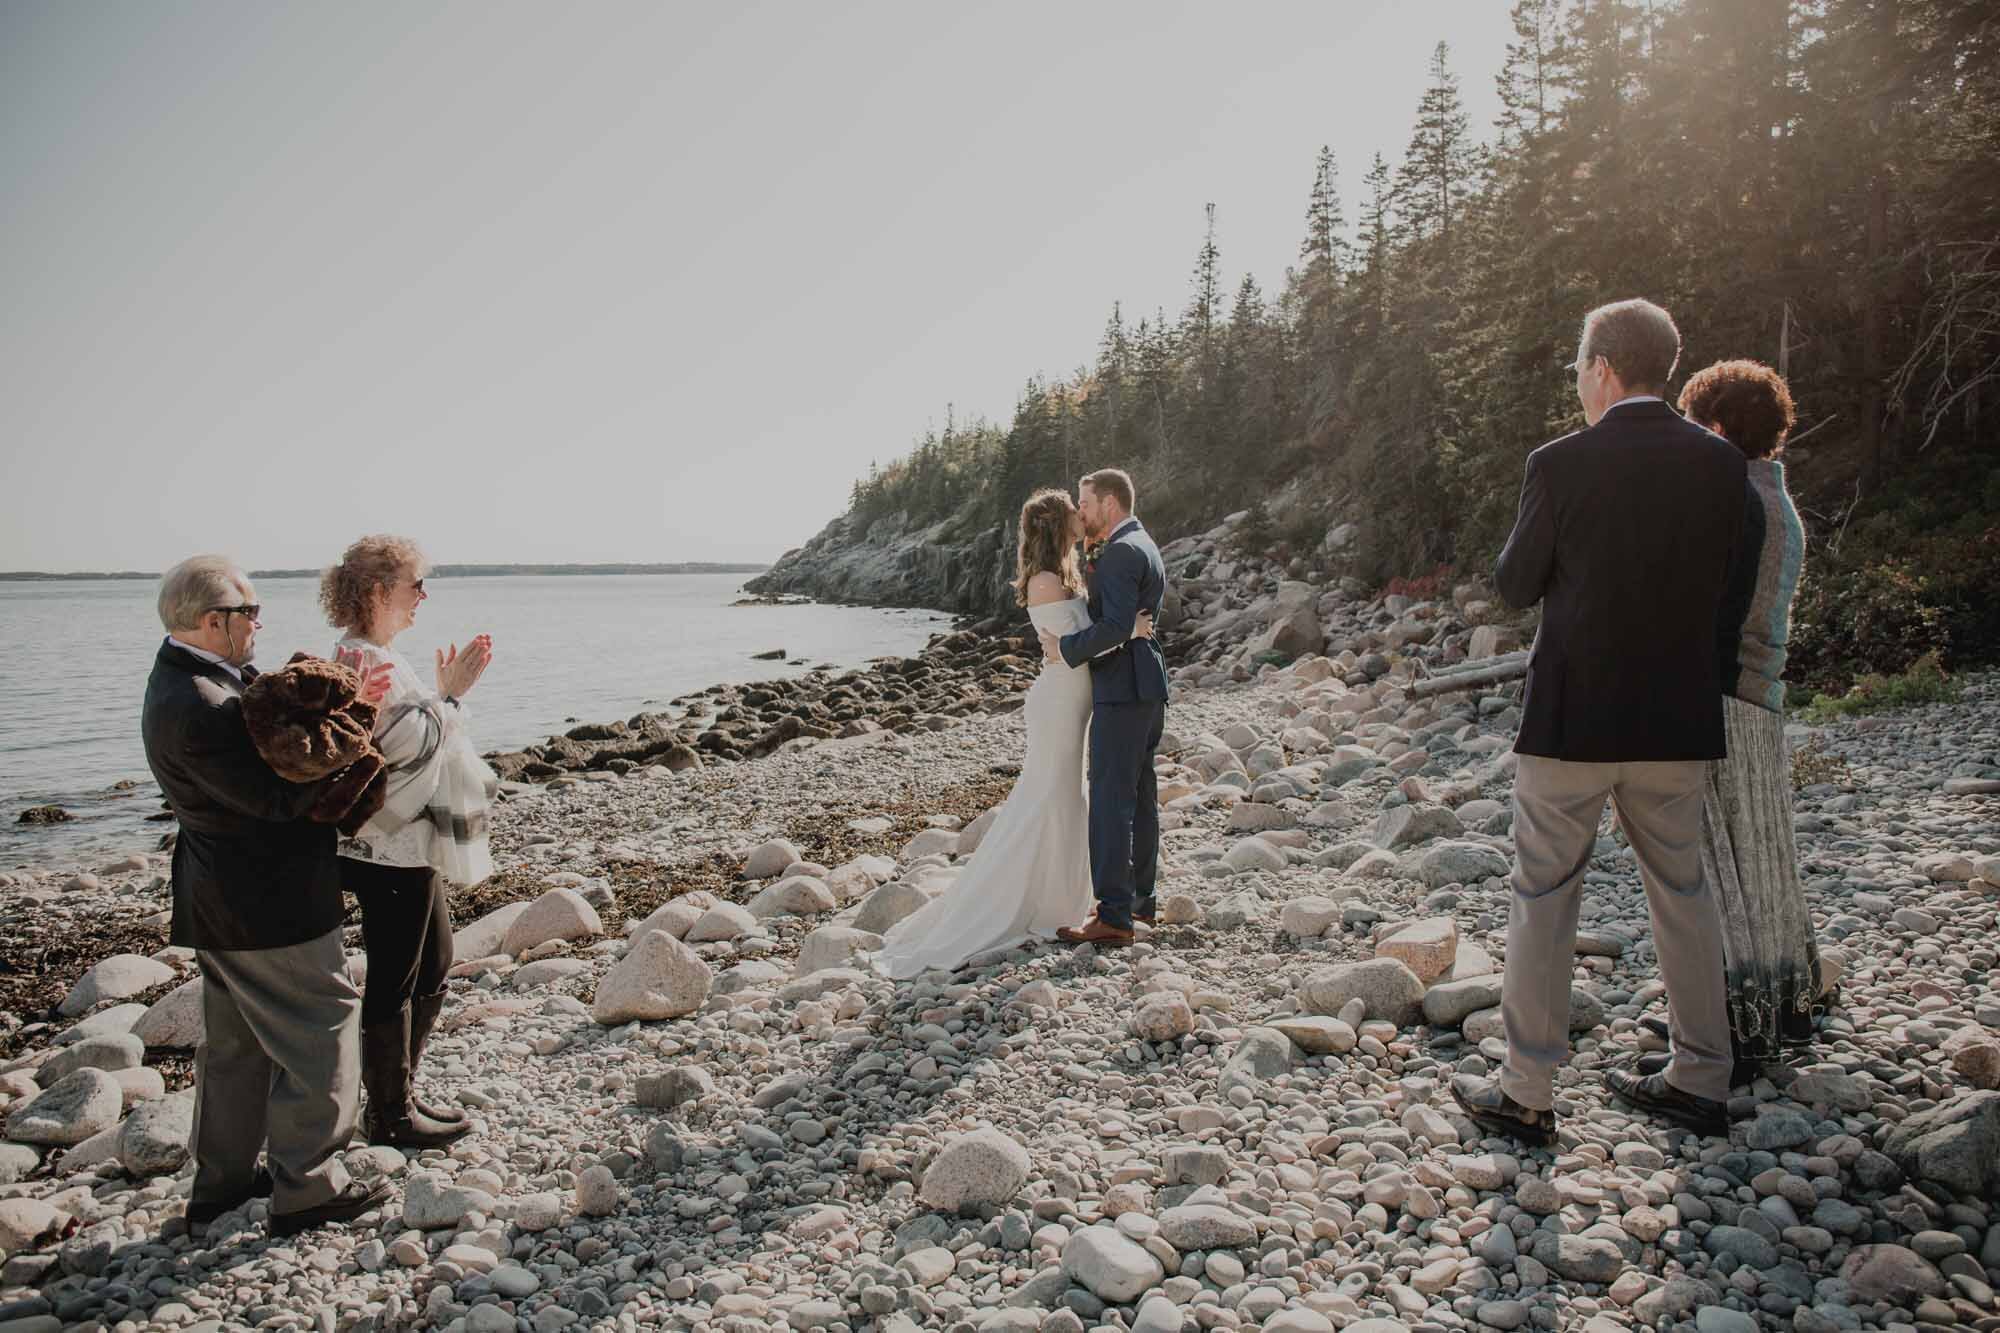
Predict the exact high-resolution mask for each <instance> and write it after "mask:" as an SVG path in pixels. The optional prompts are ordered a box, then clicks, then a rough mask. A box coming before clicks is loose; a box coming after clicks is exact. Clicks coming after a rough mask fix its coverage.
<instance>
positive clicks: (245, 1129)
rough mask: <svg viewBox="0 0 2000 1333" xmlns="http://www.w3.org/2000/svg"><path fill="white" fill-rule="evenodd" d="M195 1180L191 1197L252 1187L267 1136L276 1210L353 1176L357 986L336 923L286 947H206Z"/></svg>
mask: <svg viewBox="0 0 2000 1333" xmlns="http://www.w3.org/2000/svg"><path fill="white" fill-rule="evenodd" d="M195 961H196V962H197V963H199V964H200V966H201V977H202V983H201V995H202V1021H203V1022H204V1023H205V1024H206V1025H207V1029H208V1031H207V1036H206V1037H205V1039H204V1040H203V1042H202V1044H201V1047H200V1048H199V1049H198V1050H197V1051H196V1052H195V1083H194V1087H195V1093H194V1160H195V1171H194V1185H193V1188H192V1189H191V1190H190V1191H189V1195H188V1197H189V1200H190V1201H191V1202H197V1203H208V1202H228V1201H233V1200H236V1199H240V1198H242V1197H244V1196H245V1195H247V1194H248V1193H249V1192H250V1185H251V1178H252V1177H253V1176H254V1175H255V1174H256V1169H257V1150H258V1149H259V1148H261V1147H263V1146H265V1143H266V1141H267V1140H268V1142H269V1146H270V1159H271V1177H272V1186H273V1188H272V1192H271V1211H272V1212H273V1213H295V1212H298V1211H300V1210H302V1209H306V1208H314V1207H317V1206H318V1205H320V1204H322V1203H325V1202H326V1201H327V1200H329V1199H331V1198H332V1197H333V1196H334V1195H336V1194H338V1193H340V1192H341V1191H342V1190H343V1189H346V1188H347V1182H348V1176H347V1168H346V1167H344V1166H342V1165H341V1164H340V1158H339V1156H338V1154H339V1153H340V1151H341V1150H342V1149H344V1148H345V1147H347V1141H348V1139H349V1138H350V1137H351V1136H352V1135H353V1133H354V1122H355V1117H356V1113H357V1111H358V1108H359V1098H360V1084H361V1047H360V1041H361V1035H360V1034H361V996H360V994H359V992H357V991H356V990H355V989H354V983H353V982H351V981H349V980H348V977H347V954H346V951H345V950H343V949H342V948H341V946H340V930H339V929H338V928H337V927H336V928H335V929H333V930H330V931H328V932H327V933H326V934H324V935H321V936H319V937H318V938H317V939H311V940H307V941H306V942H305V943H303V944H292V945H287V946H285V947H284V948H280V949H213V950H198V951H196V953H195Z"/></svg>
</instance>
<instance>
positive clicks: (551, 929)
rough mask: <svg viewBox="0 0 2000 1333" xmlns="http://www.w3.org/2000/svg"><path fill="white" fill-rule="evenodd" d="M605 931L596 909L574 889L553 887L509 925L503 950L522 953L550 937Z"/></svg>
mask: <svg viewBox="0 0 2000 1333" xmlns="http://www.w3.org/2000/svg"><path fill="white" fill-rule="evenodd" d="M603 933H604V922H603V921H602V920H601V919H599V917H598V915H597V909H596V908H595V907H592V906H591V905H590V904H589V903H588V902H587V901H585V899H584V896H583V895H582V894H580V893H578V892H577V891H576V890H575V889H570V888H557V889H550V890H549V891H548V892H547V893H545V894H543V895H542V896H541V897H539V898H537V899H535V901H534V902H532V903H530V904H528V910H527V911H525V912H523V913H521V915H519V916H518V917H516V918H514V924H512V925H511V926H509V927H507V937H506V938H505V939H504V940H502V941H501V942H500V952H501V953H505V954H512V955H514V956H515V957H519V956H520V955H521V954H524V953H526V952H527V951H528V950H530V949H532V948H534V947H535V946H536V945H538V944H547V943H548V942H550V941H551V940H587V939H595V938H596V937H597V936H599V935H602V934H603Z"/></svg>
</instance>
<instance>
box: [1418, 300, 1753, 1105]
mask: <svg viewBox="0 0 2000 1333" xmlns="http://www.w3.org/2000/svg"><path fill="white" fill-rule="evenodd" d="M1679 358H1680V333H1679V331H1678V330H1677V329H1675V327H1674V323H1673V320H1672V319H1671V318H1669V317H1668V315H1667V312H1666V311H1664V310H1662V309H1660V307H1658V306H1656V305H1654V304H1652V303H1651V302H1649V301H1622V302H1619V303H1617V304H1615V305H1608V306H1604V307H1601V308H1599V309H1597V310H1593V311H1592V312H1591V313H1590V314H1589V316H1588V317H1586V318H1585V320H1584V326H1583V339H1582V344H1581V346H1580V348H1579V350H1578V354H1577V360H1576V377H1577V396H1578V398H1579V399H1580V400H1581V401H1582V403H1583V409H1584V419H1585V420H1586V421H1587V422H1588V423H1589V425H1588V426H1587V427H1586V429H1584V430H1581V431H1578V432H1576V433H1575V434H1572V435H1567V436H1564V437H1563V438H1562V439H1559V440H1556V441H1555V442H1553V443H1551V444H1546V445H1543V446H1542V447H1541V448H1539V449H1537V450H1535V452H1534V453H1532V454H1530V455H1529V456H1528V469H1527V476H1526V479H1525V480H1524V481H1523V483H1522V486H1521V505H1520V512H1519V515H1518V516H1517V518H1516V519H1515V523H1514V532H1513V535H1512V536H1511V537H1509V538H1508V540H1507V547H1506V550H1505V551H1504V552H1503V553H1502V554H1501V556H1500V564H1499V567H1498V569H1497V570H1496V572H1495V582H1496V583H1497V585H1498V587H1499V589H1500V594H1501V596H1503V597H1504V598H1506V599H1507V601H1508V602H1509V603H1510V604H1512V605H1514V606H1518V607H1527V606H1532V605H1534V604H1535V603H1536V602H1540V603H1541V604H1542V623H1541V628H1540V630H1539V631H1538V632H1537V634H1536V635H1535V647H1534V653H1533V656H1532V657H1531V659H1530V665H1529V672H1528V690H1527V698H1526V700H1525V702H1524V704H1523V707H1522V718H1521V732H1520V736H1519V738H1518V740H1517V741H1516V742H1515V745H1514V752H1515V754H1516V755H1517V756H1518V759H1519V766H1518V768H1517V769H1516V771H1515V778H1514V808H1515V817H1514V843H1515V852H1516V859H1515V866H1514V875H1513V889H1514V893H1513V909H1512V915H1511V919H1510V920H1509V922H1508V927H1507V963H1506V976H1505V980H1504V983H1503V995H1502V999H1501V1018H1502V1020H1503V1023H1504V1025H1505V1028H1506V1034H1507V1060H1506V1063H1505V1064H1504V1065H1503V1066H1502V1068H1501V1070H1500V1076H1499V1078H1498V1079H1497V1080H1495V1081H1489V1082H1481V1081H1477V1080H1468V1079H1461V1080H1460V1081H1459V1082H1458V1083H1457V1084H1456V1085H1455V1086H1454V1088H1453V1091H1454V1093H1455V1094H1456V1096H1457V1098H1458V1101H1459V1103H1460V1105H1461V1106H1462V1107H1463V1108H1464V1109H1465V1111H1466V1112H1467V1113H1468V1114H1469V1115H1470V1116H1471V1117H1472V1118H1473V1120H1475V1121H1476V1122H1477V1123H1479V1124H1480V1125H1482V1126H1484V1127H1486V1128H1488V1129H1491V1130H1496V1131H1499V1132H1502V1133H1507V1134H1512V1135H1515V1136H1517V1137H1519V1138H1522V1139H1525V1140H1528V1141H1530V1142H1547V1141H1549V1140H1550V1139H1552V1138H1553V1137H1554V1135H1555V1129H1556V1117H1555V1111H1554V1109H1553V1108H1554V1100H1553V1099H1554V1075H1555V1069H1556V1066H1557V1065H1558V1064H1560V1063H1561V1062H1562V1060H1563V1059H1564V1058H1565V1057H1566V1056H1567V1054H1568V1052H1569V985H1570V981H1569V978H1570V969H1571V967H1572V966H1573V962H1574V959H1573V955H1574V953H1575V948H1576V926H1577V911H1578V906H1579V902H1580V896H1581V894H1582V890H1583V878H1584V872H1585V871H1586V870H1588V869H1589V868H1590V859H1591V856H1592V854H1593V851H1594V848H1595V843H1596V840H1597V829H1598V821H1599V819H1600V817H1601V816H1602V814H1603V811H1604V802H1605V799H1606V798H1607V797H1608V798H1610V800H1611V801H1612V802H1613V803H1614V805H1615V808H1616V810H1617V813H1618V819H1619V824H1620V827H1622V828H1623V830H1624V833H1625V836H1626V839H1627V840H1628V841H1629V842H1630V844H1631V846H1632V851H1633V854H1634V856H1635V857H1636V858H1637V860H1638V863H1639V873H1640V876H1641V878H1642V879H1643V881H1644V883H1645V887H1646V905H1647V909H1648V912H1649V913H1650V915H1651V918H1652V926H1653V945H1654V948H1655V949H1656V951H1657V952H1658V954H1659V960H1660V976H1661V979H1662V980H1663V981H1664V982H1665V983H1666V988H1667V1004H1668V1013H1669V1021H1670V1023H1671V1026H1672V1029H1673V1038H1674V1060H1673V1063H1672V1064H1671V1065H1670V1066H1669V1067H1668V1069H1667V1070H1666V1071H1665V1072H1664V1073H1660V1074H1652V1075H1648V1076H1646V1077H1643V1078H1642V1077H1639V1076H1638V1075H1636V1074H1632V1073H1627V1072H1624V1071H1613V1072H1611V1073H1609V1074H1607V1075H1606V1081H1607V1083H1608V1084H1609V1085H1610V1088H1611V1091H1612V1092H1613V1093H1615V1094H1616V1095H1618V1096H1619V1097H1621V1098H1623V1099H1624V1100H1626V1101H1628V1102H1630V1103H1632V1104H1634V1105H1636V1106H1639V1107H1642V1108H1644V1109H1646V1110H1649V1111H1651V1112H1653V1113H1654V1114H1656V1115H1659V1116H1662V1117H1664V1118H1666V1119H1669V1120H1672V1121H1674V1122H1676V1123H1678V1124H1680V1125H1683V1126H1685V1127H1687V1128H1690V1129H1693V1130H1696V1131H1697V1132H1700V1133H1705V1134H1722V1133H1727V1131H1728V1120H1727V1116H1726V1114H1725V1107H1724V1103H1725V1102H1726V1101H1727V1099H1728V1096H1729V1073H1730V1068H1731V1064H1732V1061H1731V1059H1730V1046H1729V1020H1728V1013H1727V1009H1726V1007H1725V1004H1724V999H1723V956H1722V921H1721V916H1720V914H1719V912H1718V910H1717V907H1716V903H1715V898H1714V895H1713V893H1712V892H1711V891H1710V888H1709V886H1708V884H1707V883H1706V882H1705V880H1704V878H1703V875H1702V869H1701V799H1702V784H1703V781H1704V778H1705V776H1706V773H1707V768H1708V761H1710V760H1714V759H1720V758H1722V757H1723V752H1724V747H1723V733H1722V685H1721V680H1720V675H1719V669H1720V668H1719V664H1718V658H1717V653H1716V633H1717V612H1718V610H1719V608H1720V606H1721V602H1722V597H1723V592H1724V588H1725V584H1726V579H1727V576H1728V571H1729V568H1730V563H1731V560H1732V557H1733V551H1734V547H1735V544H1736V539H1737V534H1738V532H1739V530H1740V528H1741V525H1742V517H1743V506H1744V503H1745V497H1746V485H1747V482H1746V475H1745V468H1744V462H1743V455H1742V453H1741V452H1740V451H1739V450H1737V449H1735V448H1734V447H1732V446H1731V445H1729V444H1728V443H1727V442H1726V441H1723V440H1721V439H1718V438H1717V437H1716V436H1714V435H1711V434H1710V433H1709V432H1707V431H1705V430H1703V429H1702V428H1701V427H1699V426H1697V425H1694V424H1693V423H1691V422H1688V421H1685V420H1683V419H1682V418H1681V417H1680V416H1679V415H1678V414H1677V413H1675V412H1674V410H1673V409H1672V408H1671V407H1669V406H1667V404H1666V402H1665V401H1663V394H1664V393H1665V390H1666V386H1667V380H1668V378H1669V377H1670V376H1671V375H1672V374H1673V368H1674V365H1675V363H1676V362H1677V361H1678V360H1679Z"/></svg>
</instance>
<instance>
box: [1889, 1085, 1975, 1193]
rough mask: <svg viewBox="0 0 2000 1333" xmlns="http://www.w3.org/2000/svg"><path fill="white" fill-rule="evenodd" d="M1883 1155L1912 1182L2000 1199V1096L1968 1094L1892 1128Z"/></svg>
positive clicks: (1916, 1115)
mask: <svg viewBox="0 0 2000 1333" xmlns="http://www.w3.org/2000/svg"><path fill="white" fill-rule="evenodd" d="M1882 1151H1883V1152H1884V1153H1886V1154H1888V1156H1889V1157H1890V1159H1891V1160H1893V1161H1894V1162H1895V1163H1896V1165H1897V1166H1899V1167H1901V1168H1902V1169H1903V1172H1904V1174H1906V1175H1908V1176H1909V1177H1910V1178H1911V1179H1913V1180H1928V1181H1931V1182H1933V1183H1935V1184H1939V1185H1945V1186H1948V1187H1950V1188H1951V1189H1954V1190H1957V1191H1958V1192H1959V1193H1960V1194H1964V1195H1968V1196H1970V1197H1972V1198H1978V1199H1991V1198H1994V1197H1995V1196H2000V1092H1988V1091H1979V1092H1965V1093H1960V1094H1959V1095H1958V1096H1956V1097H1953V1098H1951V1099H1949V1100H1948V1101H1944V1102H1941V1103H1939V1104H1938V1105H1936V1106H1933V1107H1931V1108H1930V1109H1929V1110H1926V1111H1918V1112H1917V1113H1916V1114H1915V1115H1912V1116H1910V1117H1909V1118H1908V1119H1906V1120H1904V1121H1903V1122H1902V1123H1901V1124H1899V1125H1896V1126H1895V1127H1894V1128H1892V1129H1891V1130H1890V1131H1889V1133H1888V1135H1887V1137H1886V1138H1884V1139H1883V1141H1882Z"/></svg>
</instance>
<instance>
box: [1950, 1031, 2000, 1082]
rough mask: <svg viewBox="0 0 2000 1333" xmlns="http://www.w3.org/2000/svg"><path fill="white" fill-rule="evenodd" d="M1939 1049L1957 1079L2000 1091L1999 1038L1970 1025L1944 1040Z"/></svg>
mask: <svg viewBox="0 0 2000 1333" xmlns="http://www.w3.org/2000/svg"><path fill="white" fill-rule="evenodd" d="M1939 1050H1941V1051H1942V1052H1943V1053H1944V1055H1945V1056H1946V1057H1947V1058H1948V1059H1949V1060H1950V1061H1951V1067H1952V1069H1953V1070H1954V1071H1955V1072H1956V1073H1957V1074H1958V1076H1959V1077H1960V1078H1962V1079H1964V1080H1965V1081H1966V1082H1967V1083H1970V1084H1971V1085H1972V1086H1973V1087H1975V1088H1990V1089H2000V1037H1996V1036H1995V1035H1994V1034H1993V1033H1991V1032H1989V1031H1988V1030H1987V1029H1985V1028H1983V1027H1977V1026H1970V1025H1968V1026H1966V1027H1962V1028H1960V1029H1959V1030H1958V1031H1956V1032H1954V1033H1952V1034H1951V1035H1950V1036H1949V1037H1947V1038H1945V1042H1944V1045H1943V1046H1941V1047H1939Z"/></svg>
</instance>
